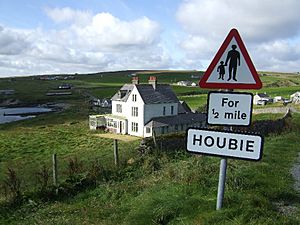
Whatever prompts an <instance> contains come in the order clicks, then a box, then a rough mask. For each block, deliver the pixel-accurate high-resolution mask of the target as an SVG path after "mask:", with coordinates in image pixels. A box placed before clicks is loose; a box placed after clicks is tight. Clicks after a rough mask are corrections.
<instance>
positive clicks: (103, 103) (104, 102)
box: [91, 99, 111, 108]
mask: <svg viewBox="0 0 300 225" xmlns="http://www.w3.org/2000/svg"><path fill="white" fill-rule="evenodd" d="M91 104H92V105H94V106H99V107H103V108H109V107H111V100H110V99H93V100H91Z"/></svg>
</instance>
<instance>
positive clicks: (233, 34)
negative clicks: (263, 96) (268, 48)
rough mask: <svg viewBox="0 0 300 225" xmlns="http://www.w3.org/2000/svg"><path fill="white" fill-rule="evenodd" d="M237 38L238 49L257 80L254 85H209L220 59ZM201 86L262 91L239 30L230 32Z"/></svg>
mask: <svg viewBox="0 0 300 225" xmlns="http://www.w3.org/2000/svg"><path fill="white" fill-rule="evenodd" d="M233 38H235V40H236V42H237V44H238V47H239V49H240V51H241V53H242V55H243V57H244V59H245V61H246V63H247V65H248V68H249V70H250V72H251V74H252V76H253V78H254V80H255V83H254V84H240V83H237V84H235V83H207V80H208V78H209V77H210V75H211V74H212V72H213V70H214V69H215V68H216V65H217V64H218V62H219V60H220V58H221V57H222V55H223V54H224V52H225V50H226V48H227V47H228V45H229V44H230V41H231V40H232V39H233ZM199 86H200V87H201V88H213V89H215V88H222V89H261V88H262V83H261V81H260V79H259V75H258V73H257V72H256V69H255V67H254V65H253V63H252V61H251V58H250V56H249V54H248V52H247V50H246V47H245V45H244V43H243V41H242V38H241V36H240V35H239V33H238V31H237V29H232V30H230V32H229V34H228V35H227V37H226V39H225V40H224V42H223V44H222V45H221V47H220V49H219V50H218V52H217V54H216V55H215V57H214V59H213V60H212V62H211V63H210V65H209V67H208V68H207V70H206V72H205V73H204V75H203V77H202V79H201V80H200V81H199Z"/></svg>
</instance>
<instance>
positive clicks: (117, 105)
mask: <svg viewBox="0 0 300 225" xmlns="http://www.w3.org/2000/svg"><path fill="white" fill-rule="evenodd" d="M116 112H117V113H122V104H116Z"/></svg>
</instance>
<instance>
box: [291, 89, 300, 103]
mask: <svg viewBox="0 0 300 225" xmlns="http://www.w3.org/2000/svg"><path fill="white" fill-rule="evenodd" d="M290 99H291V101H292V102H293V103H295V104H300V92H299V91H297V92H295V93H294V94H292V95H291V96H290Z"/></svg>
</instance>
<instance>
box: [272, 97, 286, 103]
mask: <svg viewBox="0 0 300 225" xmlns="http://www.w3.org/2000/svg"><path fill="white" fill-rule="evenodd" d="M283 101H284V98H283V97H282V96H275V97H274V99H273V102H274V103H276V102H283Z"/></svg>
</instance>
